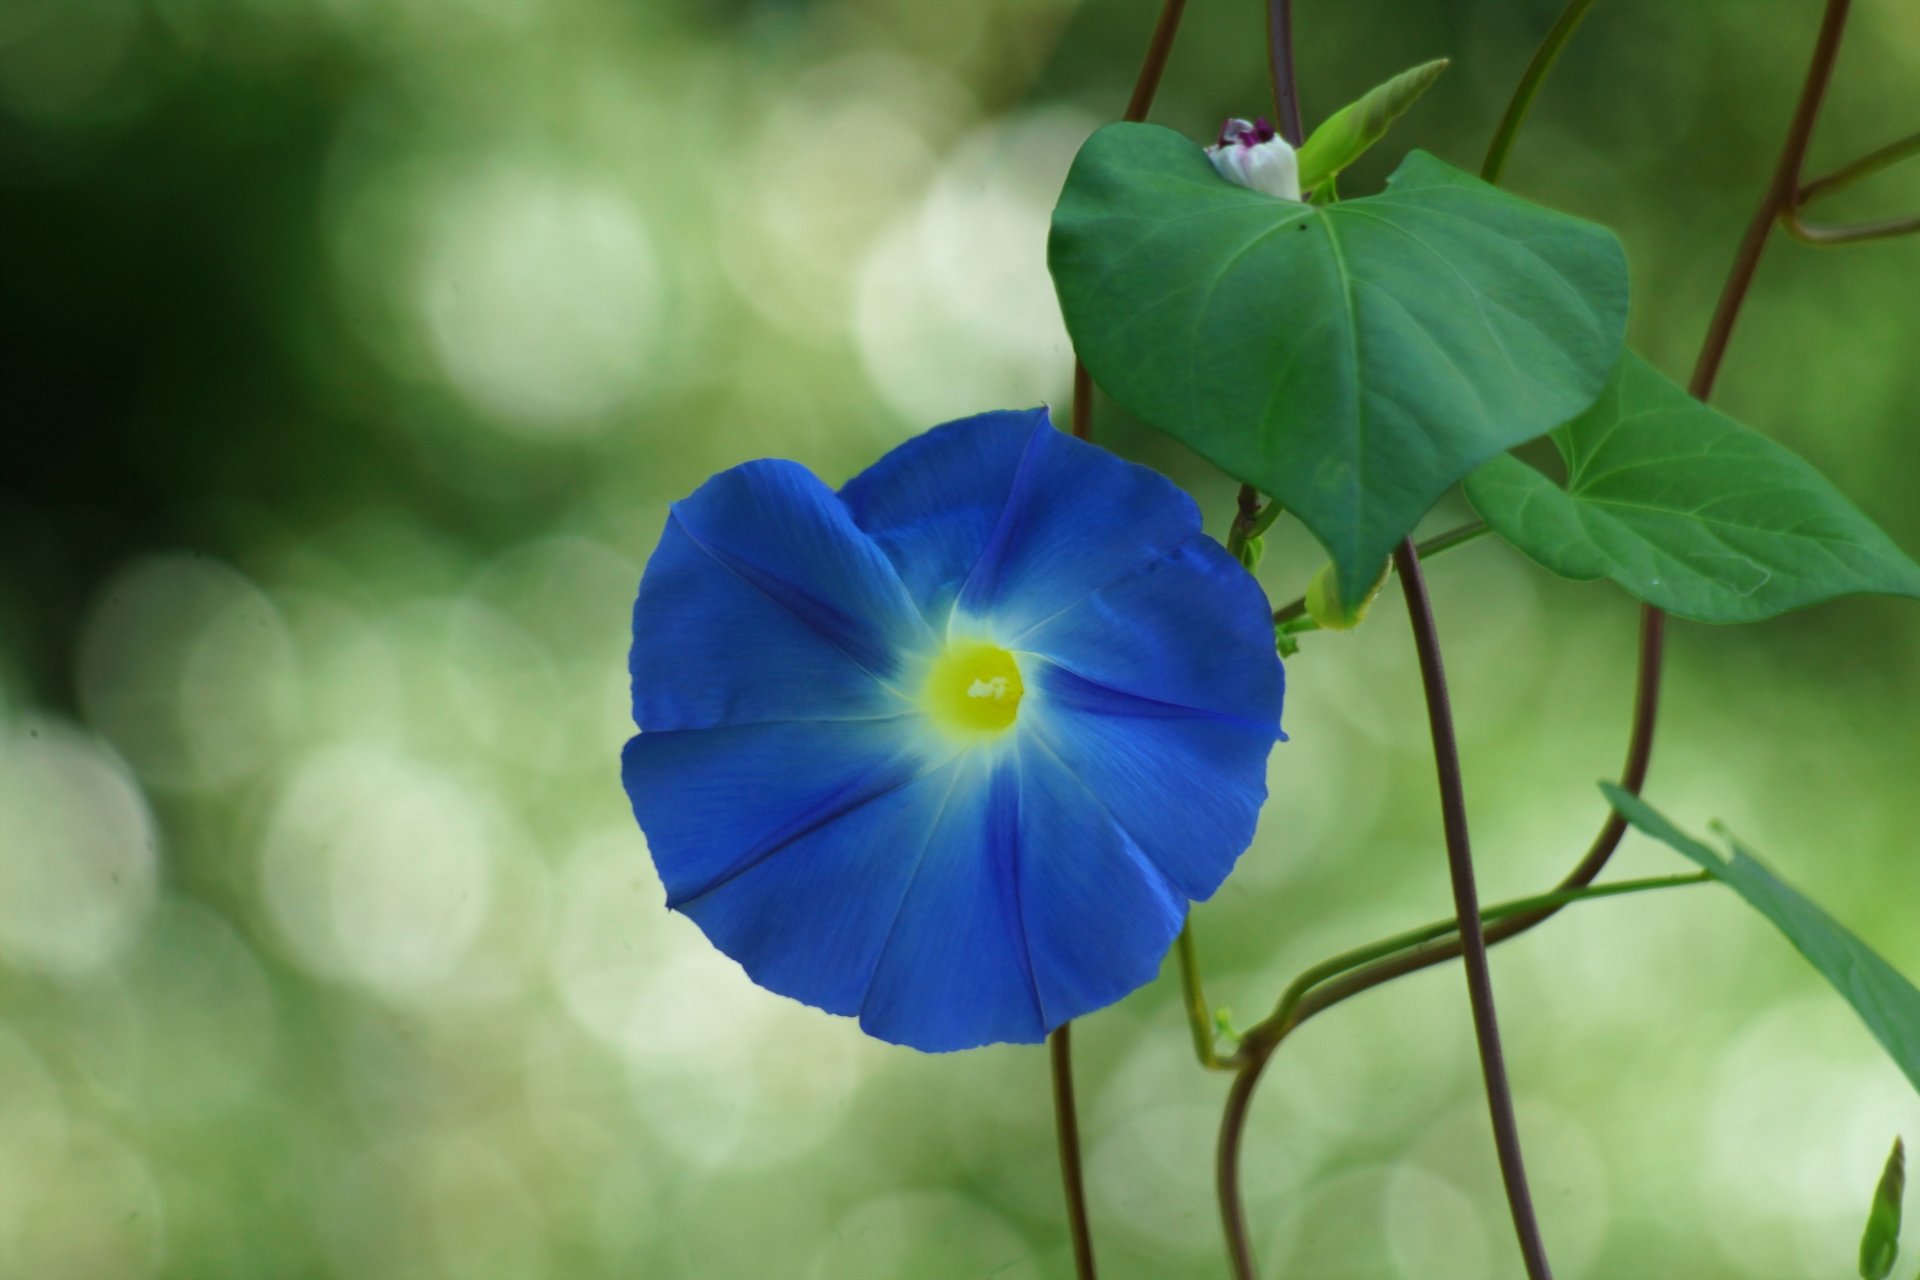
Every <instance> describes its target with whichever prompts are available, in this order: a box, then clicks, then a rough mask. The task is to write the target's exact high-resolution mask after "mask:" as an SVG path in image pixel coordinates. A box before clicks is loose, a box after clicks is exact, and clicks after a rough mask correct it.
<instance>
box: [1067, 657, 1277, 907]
mask: <svg viewBox="0 0 1920 1280" xmlns="http://www.w3.org/2000/svg"><path fill="white" fill-rule="evenodd" d="M1038 678H1039V681H1040V684H1041V687H1042V688H1043V689H1044V690H1045V695H1046V699H1047V706H1046V711H1045V714H1044V718H1043V719H1041V720H1040V723H1037V724H1035V725H1034V726H1033V727H1032V728H1031V730H1030V732H1031V733H1032V734H1033V736H1034V737H1035V738H1036V739H1038V740H1039V741H1040V742H1042V743H1044V744H1045V746H1046V748H1047V749H1048V751H1049V752H1050V753H1051V754H1052V755H1053V756H1054V757H1056V758H1057V759H1058V760H1059V762H1060V764H1061V765H1062V767H1064V768H1065V770H1066V771H1067V772H1068V773H1070V774H1071V775H1072V776H1073V777H1074V778H1075V779H1077V780H1078V781H1079V782H1080V783H1081V784H1082V785H1083V786H1084V787H1085V789H1086V790H1087V791H1088V792H1089V793H1090V794H1091V795H1092V796H1093V797H1095V798H1096V799H1097V800H1098V802H1099V805H1100V807H1101V809H1102V810H1103V811H1104V813H1105V815H1106V817H1107V818H1108V820H1109V821H1111V822H1112V823H1113V825H1115V826H1116V827H1118V828H1119V829H1120V830H1121V831H1122V832H1124V833H1125V834H1126V836H1127V837H1128V839H1129V840H1130V841H1131V842H1132V844H1133V846H1134V847H1135V848H1137V849H1138V850H1139V851H1140V852H1141V854H1142V855H1143V856H1144V857H1145V858H1146V859H1147V860H1148V861H1149V862H1150V863H1151V864H1152V865H1153V866H1154V867H1155V868H1156V869H1157V870H1158V871H1159V872H1160V873H1161V874H1162V875H1163V876H1165V877H1166V879H1167V881H1168V883H1169V884H1171V885H1172V886H1173V887H1174V889H1175V890H1177V891H1178V892H1179V893H1180V894H1181V895H1182V896H1184V897H1187V898H1191V899H1193V900H1194V901H1196V902H1197V901H1202V900H1204V899H1206V898H1208V897H1211V896H1212V895H1213V892H1214V890H1216V889H1218V888H1219V887H1220V883H1221V881H1223V880H1225V879H1226V878H1227V873H1228V872H1229V871H1231V870H1232V869H1233V864H1234V862H1235V861H1236V860H1237V859H1238V858H1239V856H1240V854H1241V853H1242V852H1243V851H1244V850H1245V849H1246V847H1247V846H1248V845H1249V844H1251V843H1252V842H1253V832H1254V825H1255V823H1256V821H1257V820H1258V818H1259V815H1260V806H1261V805H1262V804H1264V803H1265V802H1266V797H1267V755H1268V753H1269V752H1270V751H1271V750H1272V748H1273V743H1274V727H1273V724H1272V722H1271V721H1261V720H1253V719H1244V718H1241V717H1238V716H1228V715H1219V714H1215V713H1212V712H1205V711H1194V710H1190V709H1187V708H1184V707H1177V706H1173V705H1170V704H1168V703H1164V702H1152V701H1147V700H1144V699H1140V698H1135V697H1133V696H1131V695H1129V694H1124V693H1119V692H1116V691H1115V690H1113V689H1110V688H1107V687H1106V686H1104V685H1097V684H1092V683H1089V682H1087V681H1085V680H1082V679H1080V678H1079V677H1078V676H1075V675H1074V674H1073V673H1071V672H1068V671H1065V670H1063V669H1060V668H1057V667H1049V668H1045V669H1043V670H1042V671H1041V672H1040V673H1039V677H1038Z"/></svg>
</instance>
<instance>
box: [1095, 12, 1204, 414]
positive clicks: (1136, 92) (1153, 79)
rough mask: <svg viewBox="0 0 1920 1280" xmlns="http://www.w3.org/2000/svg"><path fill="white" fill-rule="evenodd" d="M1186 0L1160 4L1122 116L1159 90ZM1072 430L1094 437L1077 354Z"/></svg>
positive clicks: (1134, 118) (1141, 111) (1141, 107)
mask: <svg viewBox="0 0 1920 1280" xmlns="http://www.w3.org/2000/svg"><path fill="white" fill-rule="evenodd" d="M1186 10H1187V0H1166V2H1165V3H1164V4H1162V5H1161V6H1160V20H1159V21H1158V22H1156V23H1154V24H1153V38H1152V39H1151V40H1149V41H1148V42H1147V56H1146V57H1145V58H1143V59H1141V61H1140V74H1139V75H1138V76H1136V77H1135V78H1134V81H1133V94H1132V96H1131V97H1129V98H1128V99H1127V110H1126V114H1125V115H1123V116H1121V117H1120V118H1121V119H1122V120H1128V121H1131V122H1133V123H1135V124H1138V123H1139V122H1140V121H1142V120H1145V119H1146V118H1147V112H1148V111H1151V110H1152V109H1153V98H1154V95H1155V94H1156V93H1158V92H1159V91H1160V77H1161V76H1162V75H1164V74H1166V70H1167V55H1169V54H1170V53H1172V52H1173V38H1174V36H1176V35H1178V34H1179V32H1180V18H1181V15H1183V14H1184V13H1185V12H1186ZM1071 422H1072V426H1073V434H1074V436H1075V437H1076V438H1078V439H1081V440H1090V439H1092V438H1093V375H1091V374H1089V373H1088V372H1087V366H1086V365H1085V364H1083V363H1081V361H1080V358H1079V357H1078V356H1075V357H1074V361H1073V410H1072V417H1071Z"/></svg>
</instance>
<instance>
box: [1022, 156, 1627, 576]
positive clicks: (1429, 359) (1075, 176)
mask: <svg viewBox="0 0 1920 1280" xmlns="http://www.w3.org/2000/svg"><path fill="white" fill-rule="evenodd" d="M1047 261H1048V265H1049V267H1050V268H1051V269H1052V272H1053V280H1054V286H1055V289H1056V290H1057V292H1058V294H1059V298H1060V309H1061V314H1062V315H1063V316H1064V317H1065V318H1066V322H1067V331H1068V332H1069V333H1070V334H1071V335H1072V337H1073V345H1074V350H1075V351H1076V352H1077V353H1078V354H1079V356H1080V358H1081V360H1083V361H1084V362H1085V364H1086V367H1087V370H1088V371H1089V372H1090V373H1091V374H1092V375H1093V379H1094V381H1095V382H1097V383H1099V384H1100V387H1101V388H1102V390H1104V391H1106V392H1107V394H1108V395H1110V396H1112V397H1113V398H1114V399H1115V400H1117V401H1118V402H1119V403H1120V404H1121V405H1123V406H1125V407H1126V408H1127V409H1128V410H1129V411H1130V412H1132V413H1133V414H1134V415H1136V416H1137V417H1139V418H1140V419H1141V420H1143V421H1145V422H1147V423H1150V424H1151V425H1153V426H1154V427H1156V428H1158V429H1159V430H1161V431H1164V432H1166V433H1167V434H1168V435H1171V436H1173V437H1174V438H1175V439H1177V440H1180V441H1181V442H1182V443H1184V444H1186V445H1187V446H1188V447H1189V448H1191V449H1193V450H1194V451H1195V452H1197V453H1199V454H1200V455H1201V456H1202V457H1204V458H1206V459H1207V460H1208V461H1210V462H1212V463H1213V464H1214V465H1215V466H1218V467H1219V468H1220V469H1221V470H1223V471H1225V472H1226V473H1227V474H1228V475H1230V476H1232V477H1234V478H1235V479H1237V480H1241V481H1243V482H1245V483H1247V484H1250V485H1253V486H1254V487H1255V488H1256V489H1259V490H1260V491H1261V492H1262V493H1266V494H1270V495H1272V496H1273V497H1274V498H1275V499H1277V500H1278V501H1279V502H1281V503H1283V504H1285V506H1286V508H1287V510H1288V511H1289V512H1290V513H1291V514H1293V515H1294V516H1295V517H1297V518H1298V519H1299V520H1300V522H1301V523H1302V524H1304V525H1306V526H1307V528H1308V529H1309V530H1310V531H1311V532H1312V533H1313V535H1314V537H1316V538H1317V539H1319V541H1320V544H1321V545H1322V546H1323V547H1325V548H1326V550H1327V554H1328V556H1329V557H1330V558H1331V559H1332V560H1334V562H1335V563H1336V564H1338V566H1339V570H1338V572H1339V579H1340V582H1341V583H1342V584H1343V587H1342V590H1343V591H1344V590H1346V589H1348V586H1351V587H1352V588H1354V589H1356V590H1358V589H1362V588H1364V587H1365V586H1366V585H1368V584H1370V583H1371V582H1372V581H1373V577H1374V575H1375V573H1376V572H1377V571H1378V570H1379V568H1380V564H1381V562H1382V561H1384V560H1385V559H1386V558H1387V556H1388V555H1389V554H1390V553H1391V552H1392V550H1393V548H1394V545H1395V544H1396V543H1398V542H1399V541H1400V540H1401V539H1402V538H1404V537H1405V536H1406V535H1407V533H1408V532H1409V531H1410V530H1411V529H1412V528H1413V526H1414V525H1415V524H1416V523H1418V521H1419V520H1420V518H1421V517H1422V516H1423V515H1425V514H1426V512H1427V510H1428V509H1429V508H1431V507H1432V505H1433V504H1434V502H1435V501H1436V500H1437V499H1438V498H1439V497H1440V496H1441V495H1442V494H1443V493H1445V492H1446V490H1447V489H1448V488H1450V487H1451V486H1452V485H1454V484H1456V483H1458V482H1459V481H1460V480H1462V479H1464V478H1465V477H1466V476H1467V475H1468V474H1469V473H1470V472H1472V471H1473V470H1475V469H1476V468H1477V467H1479V466H1480V465H1481V464H1482V463H1485V462H1487V461H1488V460H1490V459H1492V458H1494V457H1496V456H1497V455H1499V453H1500V452H1501V451H1502V450H1505V449H1508V448H1511V447H1513V446H1514V445H1517V444H1520V443H1522V442H1524V441H1527V440H1531V439H1533V438H1534V437H1535V436H1539V435H1542V434H1544V433H1546V432H1548V431H1551V430H1552V429H1553V428H1554V427H1556V426H1558V425H1560V424H1561V423H1563V422H1565V421H1567V420H1568V419H1569V418H1572V417H1574V416H1575V415H1576V414H1579V413H1580V412H1582V411H1583V410H1585V409H1586V408H1587V407H1588V406H1589V405H1591V404H1592V403H1593V400H1594V397H1596V396H1597V395H1599V394H1600V392H1601V389H1602V388H1603V387H1604V386H1605V385H1606V381H1607V375H1608V374H1609V373H1610V372H1611V371H1612V370H1613V367H1614V366H1615V365H1616V364H1617V363H1618V362H1619V359H1620V351H1621V341H1622V338H1623V335H1624V332H1625V326H1626V306H1627V270H1626V258H1625V254H1624V253H1623V252H1622V250H1621V248H1620V242H1619V240H1618V239H1617V238H1615V236H1614V235H1613V233H1612V232H1610V231H1608V230H1606V229H1605V228H1604V227H1600V226H1597V225H1595V224H1593V223H1590V222H1585V221H1582V220H1581V219H1578V218H1574V217H1570V216H1568V215H1566V214H1562V213H1557V212H1554V211H1553V210H1550V209H1546V208H1543V207H1541V206H1539V205H1535V204H1531V203H1529V202H1527V201H1525V200H1522V199H1520V198H1519V197H1517V196H1513V195H1511V194H1509V193H1507V192H1504V191H1500V190H1498V189H1497V188H1494V187H1491V186H1489V185H1487V184H1486V183H1484V182H1481V181H1480V180H1479V179H1478V178H1475V177H1473V176H1472V175H1470V174H1466V173H1463V172H1461V171H1460V170H1459V169H1456V168H1454V167H1453V166H1451V165H1449V164H1447V163H1445V162H1444V161H1442V160H1439V159H1436V158H1435V157H1433V156H1431V155H1428V154H1426V153H1425V152H1422V151H1414V152H1411V153H1409V154H1408V155H1407V157H1406V158H1405V160H1404V161H1402V163H1401V165H1400V167H1399V169H1398V170H1397V171H1395V173H1394V175H1393V177H1392V178H1391V179H1390V180H1389V181H1388V183H1387V188H1386V190H1384V191H1382V192H1380V193H1378V194H1376V195H1368V196H1361V197H1358V198H1356V199H1351V200H1342V201H1340V202H1338V203H1336V204H1330V205H1327V206H1325V207H1315V206H1313V205H1309V204H1304V203H1301V202H1299V201H1296V200H1282V199H1278V198H1275V197H1273V196H1268V195H1263V194H1261V193H1260V192H1257V191H1252V190H1249V189H1247V188H1245V187H1240V186H1236V185H1234V184H1233V183H1231V182H1228V181H1226V180H1224V179H1222V178H1221V177H1220V175H1219V174H1218V173H1216V172H1215V171H1214V167H1213V165H1212V163H1211V162H1210V161H1209V160H1208V159H1207V157H1206V154H1205V153H1204V152H1203V151H1202V150H1201V148H1200V147H1198V146H1196V145H1195V144H1194V143H1193V142H1192V141H1190V140H1189V139H1187V138H1185V137H1183V136H1181V135H1180V134H1178V133H1175V132H1173V131H1172V130H1170V129H1164V128H1161V127H1159V126H1157V125H1148V124H1111V125H1107V126H1106V127H1104V128H1102V129H1099V130H1097V131H1095V133H1094V134H1093V136H1092V137H1090V138H1089V139H1088V140H1087V142H1086V145H1085V146H1083V147H1082V148H1081V150H1080V154H1079V155H1078V156H1077V157H1076V158H1075V159H1074V162H1073V167H1072V169H1071V171H1070V172H1069V173H1068V175H1067V181H1066V185H1065V187H1064V188H1063V190H1062V191H1061V195H1060V203H1059V205H1058V207H1056V208H1055V210H1054V214H1053V227H1052V232H1051V234H1050V236H1049V238H1048V242H1047ZM1346 603H1349V604H1352V603H1357V601H1347V602H1346Z"/></svg>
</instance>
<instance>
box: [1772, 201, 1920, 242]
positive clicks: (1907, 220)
mask: <svg viewBox="0 0 1920 1280" xmlns="http://www.w3.org/2000/svg"><path fill="white" fill-rule="evenodd" d="M1780 225H1781V226H1783V227H1785V228H1786V230H1787V234H1788V235H1790V236H1792V237H1793V238H1794V239H1795V240H1798V241H1800V242H1801V243H1802V244H1810V245H1813V246H1815V247H1817V248H1830V247H1833V246H1836V245H1843V244H1864V243H1865V242H1866V241H1868V240H1891V239H1893V237H1895V236H1905V235H1912V234H1913V233H1914V232H1916V231H1920V213H1914V214H1908V215H1907V216H1906V217H1904V218H1882V219H1881V220H1879V221H1877V222H1850V223H1846V224H1843V225H1841V226H1837V227H1836V226H1825V225H1822V224H1820V223H1817V222H1808V221H1806V220H1805V219H1804V218H1802V217H1801V216H1800V211H1799V210H1798V209H1787V210H1785V211H1784V212H1782V213H1781V215H1780Z"/></svg>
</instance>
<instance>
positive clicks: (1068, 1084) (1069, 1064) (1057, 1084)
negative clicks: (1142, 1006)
mask: <svg viewBox="0 0 1920 1280" xmlns="http://www.w3.org/2000/svg"><path fill="white" fill-rule="evenodd" d="M1047 1059H1048V1063H1049V1065H1050V1066H1051V1067H1052V1074H1053V1132H1054V1139H1055V1141H1056V1143H1057V1144H1058V1146H1059V1148H1060V1180H1061V1181H1062V1182H1063V1183H1064V1184H1065V1185H1066V1192H1067V1227H1068V1231H1069V1233H1070V1234H1071V1235H1072V1236H1073V1273H1074V1274H1075V1275H1076V1276H1079V1277H1081V1280H1093V1277H1094V1275H1095V1274H1096V1273H1095V1271H1094V1265H1093V1225H1092V1223H1091V1222H1089V1221H1088V1218H1087V1187H1086V1183H1085V1181H1084V1179H1083V1177H1082V1174H1081V1164H1080V1112H1079V1108H1077V1107H1076V1106H1075V1105H1074V1101H1073V1023H1071V1022H1063V1023H1061V1024H1060V1026H1059V1027H1057V1028H1055V1030H1054V1032H1053V1034H1052V1035H1050V1036H1048V1037H1047Z"/></svg>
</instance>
